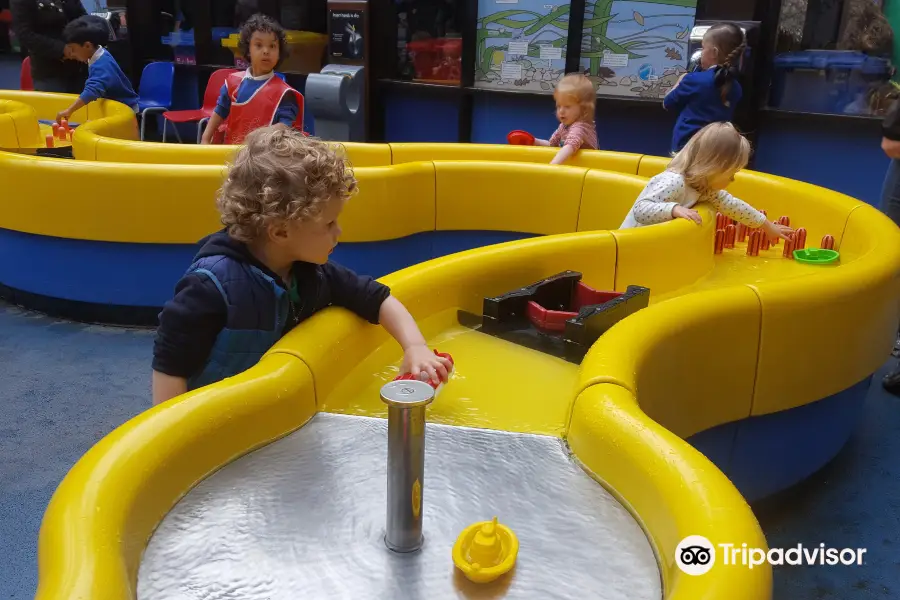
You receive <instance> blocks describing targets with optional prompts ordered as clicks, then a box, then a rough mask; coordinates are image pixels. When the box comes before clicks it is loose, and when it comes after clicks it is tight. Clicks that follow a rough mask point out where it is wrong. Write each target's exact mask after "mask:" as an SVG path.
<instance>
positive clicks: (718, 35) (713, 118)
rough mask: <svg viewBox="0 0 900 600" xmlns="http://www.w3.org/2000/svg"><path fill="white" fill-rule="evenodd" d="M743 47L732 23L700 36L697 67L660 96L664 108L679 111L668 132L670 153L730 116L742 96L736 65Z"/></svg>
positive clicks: (739, 33)
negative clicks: (701, 41)
mask: <svg viewBox="0 0 900 600" xmlns="http://www.w3.org/2000/svg"><path fill="white" fill-rule="evenodd" d="M746 48H747V42H746V40H745V39H744V32H743V30H741V28H740V27H738V26H737V25H734V24H733V23H719V24H718V25H713V26H712V27H710V28H709V31H707V32H706V35H704V36H703V50H702V51H701V54H700V68H699V69H697V70H696V71H694V72H693V73H686V74H684V75H682V76H681V79H679V80H678V83H676V84H675V85H674V86H672V89H670V90H669V91H668V93H666V97H665V98H664V99H663V106H664V107H665V108H666V110H677V111H679V114H678V120H677V121H676V122H675V130H674V132H673V133H672V153H673V154H674V153H676V152H678V151H679V150H681V149H682V148H684V146H685V144H687V143H688V141H689V140H690V139H691V138H692V137H693V136H694V134H696V133H697V132H698V131H700V130H701V129H703V128H704V127H706V126H707V125H709V124H710V123H716V122H720V121H731V119H732V118H733V117H734V109H735V107H736V106H737V104H738V102H740V101H741V96H742V95H743V91H742V89H741V84H740V82H739V81H738V67H739V66H740V62H741V57H742V56H743V54H744V50H745V49H746Z"/></svg>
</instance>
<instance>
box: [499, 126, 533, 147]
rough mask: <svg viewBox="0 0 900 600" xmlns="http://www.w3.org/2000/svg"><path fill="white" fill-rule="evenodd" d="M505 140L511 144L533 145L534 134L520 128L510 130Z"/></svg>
mask: <svg viewBox="0 0 900 600" xmlns="http://www.w3.org/2000/svg"><path fill="white" fill-rule="evenodd" d="M506 140H507V141H508V142H509V143H510V144H512V145H513V146H534V136H533V135H531V134H530V133H528V132H527V131H522V130H520V129H516V130H515V131H510V132H509V135H507V136H506Z"/></svg>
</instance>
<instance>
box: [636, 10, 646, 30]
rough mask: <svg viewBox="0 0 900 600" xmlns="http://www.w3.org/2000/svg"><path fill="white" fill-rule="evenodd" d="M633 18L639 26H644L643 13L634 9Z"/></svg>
mask: <svg viewBox="0 0 900 600" xmlns="http://www.w3.org/2000/svg"><path fill="white" fill-rule="evenodd" d="M634 20H635V21H636V22H637V24H638V25H640V26H641V27H643V26H644V15H642V14H641V13H639V12H638V11H634Z"/></svg>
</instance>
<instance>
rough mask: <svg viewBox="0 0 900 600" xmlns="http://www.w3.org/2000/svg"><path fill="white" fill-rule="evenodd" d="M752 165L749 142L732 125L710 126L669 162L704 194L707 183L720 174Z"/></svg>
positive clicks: (693, 138)
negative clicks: (748, 164) (750, 163)
mask: <svg viewBox="0 0 900 600" xmlns="http://www.w3.org/2000/svg"><path fill="white" fill-rule="evenodd" d="M748 162H750V142H748V141H747V139H746V138H745V137H744V136H742V135H741V134H740V133H739V132H738V130H737V129H735V127H734V125H732V124H731V123H710V124H709V125H707V126H706V127H704V128H703V129H701V130H700V131H699V132H697V133H696V134H695V135H694V137H692V138H691V140H690V141H689V142H688V143H687V145H685V147H684V148H683V149H682V150H681V152H679V153H678V154H676V155H675V158H673V159H672V162H670V163H669V166H668V170H669V171H673V172H675V173H679V174H680V175H681V176H683V177H684V182H685V184H687V185H688V186H690V187H692V188H694V189H695V190H697V191H698V192H700V193H701V194H703V193H706V192H707V191H708V183H707V182H708V181H709V178H710V177H714V176H716V175H719V174H721V173H737V172H738V171H740V170H741V169H743V168H744V167H746V166H747V163H748Z"/></svg>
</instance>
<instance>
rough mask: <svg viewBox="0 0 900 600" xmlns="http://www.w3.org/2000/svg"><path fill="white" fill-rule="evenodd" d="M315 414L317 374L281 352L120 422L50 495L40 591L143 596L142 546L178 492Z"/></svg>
mask: <svg viewBox="0 0 900 600" xmlns="http://www.w3.org/2000/svg"><path fill="white" fill-rule="evenodd" d="M314 414H315V396H314V390H313V382H312V375H311V374H310V372H309V370H308V369H307V368H306V367H305V366H304V365H303V364H302V363H301V362H300V361H298V360H296V359H295V358H293V357H290V356H287V355H284V354H280V355H274V356H268V357H266V358H264V359H263V360H262V361H261V362H260V363H259V364H258V365H257V366H255V367H253V368H252V369H250V370H248V371H246V372H245V373H243V374H241V375H238V376H236V377H233V378H231V379H226V380H225V381H222V382H220V383H217V384H215V385H213V386H210V387H207V388H204V389H201V390H198V391H196V392H193V393H191V394H187V395H185V396H181V397H178V398H176V399H173V400H171V401H169V402H167V403H165V404H163V405H161V406H157V407H155V408H153V409H152V410H148V411H147V412H145V413H142V414H140V415H138V416H137V417H135V418H133V419H132V420H130V421H128V422H127V423H125V424H124V425H122V426H120V427H119V428H117V429H116V430H115V431H113V432H112V433H110V434H109V435H107V436H106V437H105V438H103V439H102V440H101V441H100V442H99V443H97V444H96V445H95V446H94V447H93V448H91V450H90V451H88V453H87V454H85V455H84V456H83V457H82V458H81V459H80V460H79V461H78V462H77V463H76V464H75V466H74V467H73V468H72V469H71V470H70V471H69V473H68V474H67V475H66V477H65V479H64V480H63V482H62V483H61V484H60V486H59V487H58V488H57V490H56V492H55V493H54V495H53V497H52V499H51V500H50V505H49V507H48V508H47V512H46V513H45V515H44V520H43V523H42V524H41V532H40V538H39V541H38V575H39V581H38V589H37V595H36V596H35V597H36V599H37V600H126V599H128V600H132V599H134V598H135V590H136V585H137V573H138V567H139V565H140V558H141V554H142V552H143V551H144V548H145V547H146V545H147V542H148V541H149V539H150V536H151V535H152V533H153V531H154V530H155V528H156V526H157V525H158V524H159V522H160V521H161V520H162V518H163V517H164V516H165V515H166V513H167V512H168V511H169V510H170V509H171V508H172V507H173V506H174V505H175V504H176V503H177V502H178V500H179V499H180V498H181V497H182V496H183V495H184V494H186V493H187V492H188V491H189V490H190V489H191V488H192V487H193V486H195V485H196V484H197V483H199V482H200V481H202V480H203V479H204V478H205V477H207V476H209V475H210V474H212V473H213V472H214V471H216V470H217V469H218V468H220V467H221V466H222V465H225V464H227V463H229V462H231V461H232V460H234V459H236V458H238V457H240V456H242V455H244V454H246V453H247V452H250V451H251V450H253V449H255V448H258V447H260V446H263V445H265V444H268V443H270V442H272V441H274V440H275V439H277V438H279V437H281V436H283V435H285V434H287V433H290V432H291V431H294V430H296V429H297V428H299V427H301V426H302V425H303V424H304V423H306V422H307V421H308V420H309V419H310V418H312V416H313V415H314Z"/></svg>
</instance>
